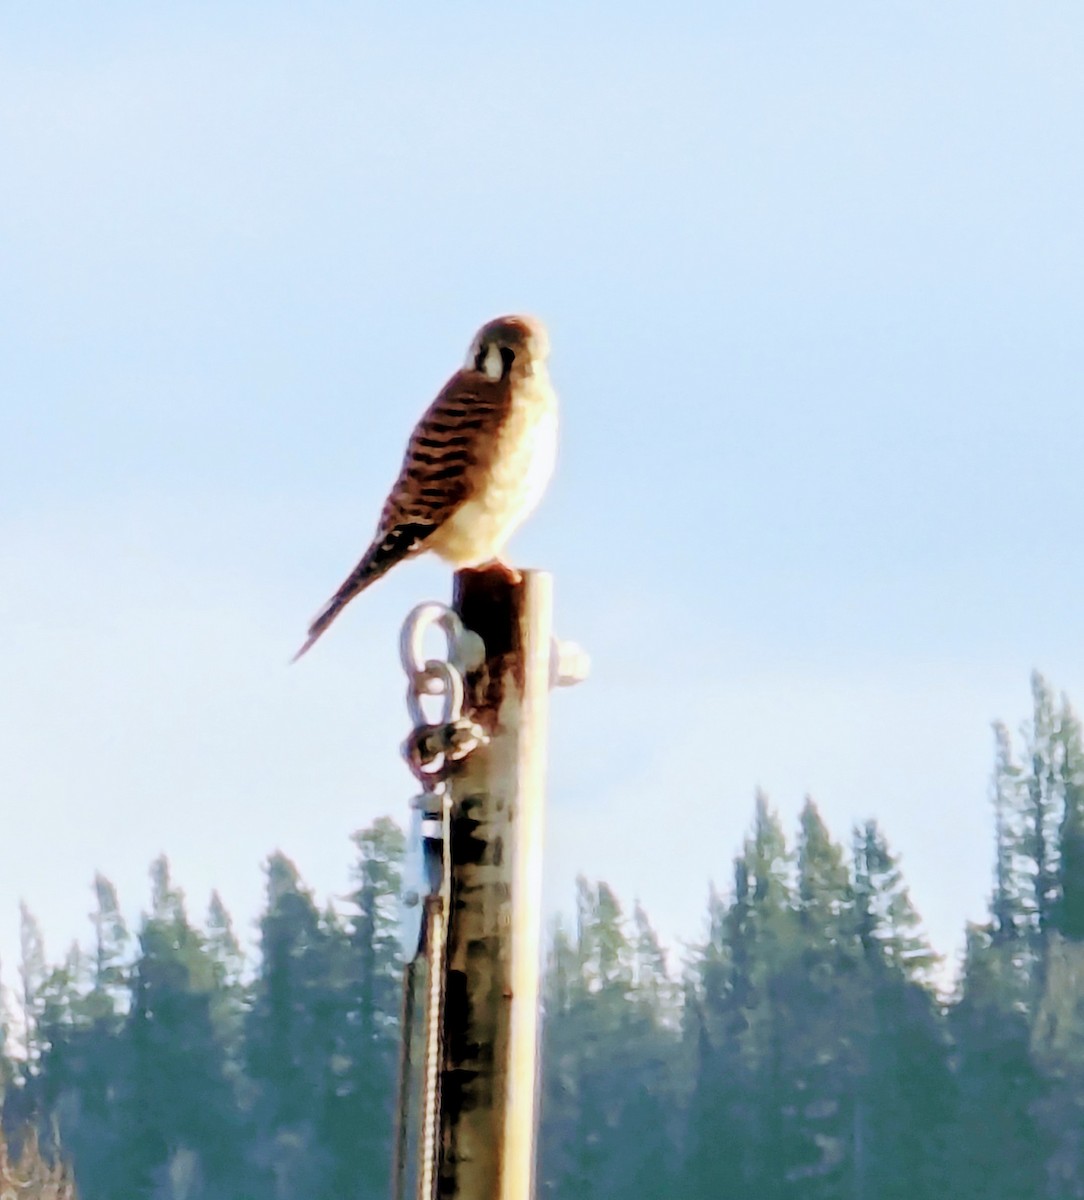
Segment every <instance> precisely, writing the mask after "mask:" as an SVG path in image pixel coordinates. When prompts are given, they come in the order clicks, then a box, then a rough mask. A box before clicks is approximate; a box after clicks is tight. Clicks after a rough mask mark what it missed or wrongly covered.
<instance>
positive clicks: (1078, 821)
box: [1057, 698, 1084, 941]
mask: <svg viewBox="0 0 1084 1200" xmlns="http://www.w3.org/2000/svg"><path fill="white" fill-rule="evenodd" d="M1058 726H1059V728H1058V740H1059V743H1060V750H1061V753H1060V756H1059V757H1060V767H1061V772H1060V774H1061V778H1060V780H1059V783H1060V791H1061V802H1062V818H1061V825H1060V828H1059V830H1058V891H1059V893H1060V895H1059V900H1060V909H1059V911H1058V921H1057V924H1058V929H1059V930H1060V931H1061V933H1062V934H1063V935H1064V936H1065V937H1066V938H1069V939H1070V940H1071V941H1084V748H1082V745H1081V728H1080V721H1079V720H1078V718H1077V716H1076V713H1074V712H1073V709H1072V707H1071V706H1070V704H1069V701H1068V699H1065V698H1063V699H1062V704H1061V711H1060V713H1059V720H1058Z"/></svg>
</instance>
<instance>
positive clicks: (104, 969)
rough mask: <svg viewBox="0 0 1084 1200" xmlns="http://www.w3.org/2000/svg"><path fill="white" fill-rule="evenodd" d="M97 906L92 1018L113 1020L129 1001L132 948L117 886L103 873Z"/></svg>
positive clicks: (99, 878) (99, 876)
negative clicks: (129, 971) (127, 1000)
mask: <svg viewBox="0 0 1084 1200" xmlns="http://www.w3.org/2000/svg"><path fill="white" fill-rule="evenodd" d="M94 899H95V909H94V912H93V913H92V914H91V917H90V919H91V922H92V924H93V925H94V950H93V962H92V970H93V984H92V987H91V991H90V995H89V997H88V1006H89V1009H88V1011H89V1015H90V1016H91V1018H92V1019H106V1020H108V1019H110V1018H112V1017H114V1016H115V1015H116V1014H117V1013H119V1012H120V1010H121V1008H122V1006H123V1004H124V1003H125V1001H126V995H125V992H126V988H127V983H128V977H127V971H128V949H129V945H130V942H131V935H130V934H129V932H128V926H127V924H126V923H125V920H124V917H123V916H122V915H121V911H120V903H119V901H118V900H117V889H116V888H115V887H114V886H113V884H112V883H111V882H110V881H109V880H108V879H106V877H105V876H104V875H102V874H97V875H95V876H94Z"/></svg>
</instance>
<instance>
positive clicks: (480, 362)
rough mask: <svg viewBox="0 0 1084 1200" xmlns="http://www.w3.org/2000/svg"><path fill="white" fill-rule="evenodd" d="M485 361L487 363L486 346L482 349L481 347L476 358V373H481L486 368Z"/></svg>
mask: <svg viewBox="0 0 1084 1200" xmlns="http://www.w3.org/2000/svg"><path fill="white" fill-rule="evenodd" d="M485 361H486V348H485V346H481V347H479V350H478V353H477V354H476V355H475V356H474V369H475V370H476V371H481V370H482V369H483V368H484V366H485Z"/></svg>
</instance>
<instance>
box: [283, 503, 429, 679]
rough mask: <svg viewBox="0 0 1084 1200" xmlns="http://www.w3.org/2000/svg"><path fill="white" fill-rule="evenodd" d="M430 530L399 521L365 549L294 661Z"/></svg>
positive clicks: (315, 619)
mask: <svg viewBox="0 0 1084 1200" xmlns="http://www.w3.org/2000/svg"><path fill="white" fill-rule="evenodd" d="M430 532H432V530H431V529H429V528H425V529H424V530H423V529H422V528H420V527H419V526H417V525H397V526H395V528H393V529H391V530H390V531H389V532H388V533H386V534H385V535H384V536H383V537H381V538H379V539H378V540H377V541H374V542H373V544H372V545H371V546H370V547H369V549H368V550H366V551H365V554H364V555H363V556H362V559H361V562H359V563H358V565H357V566H356V567H355V568H354V569H353V570H352V571H351V572H350V574H349V575H347V577H346V578H345V579H344V580H343V581H342V583H341V584H340V585H339V590H338V591H337V592H336V593H335V595H334V596H332V597H331V599H330V600H329V601H328V602H327V603H326V604H325V605H324V607H323V608H322V609H320V611H319V613H317V615H316V617H315V618H314V620H313V622H312V624H311V625H310V626H309V635H308V637H307V638H306V639H305V644H304V645H303V646H302V647H301V649H300V650H298V652H297V653H296V654H295V655H294V656H293V658H292V659H291V662H297V660H298V659H299V658H300V657H301V656H302V655H303V654H306V653H308V651H309V650H311V649H312V647H313V646H314V645H315V644H316V642H317V640H318V639H319V638H320V636H321V634H323V632H324V631H325V630H326V629H327V627H328V626H329V625H330V624H331V622H332V621H334V620H335V618H336V617H337V616H338V615H339V613H341V612H342V610H343V609H344V608H345V607H346V606H347V605H348V604H349V603H350V601H351V600H353V599H354V597H355V596H356V595H357V594H358V593H359V592H363V591H365V589H366V588H367V587H368V586H369V584H371V583H375V582H376V581H377V580H378V579H379V578H380V577H381V575H383V574H384V573H385V572H386V571H389V570H391V568H392V567H394V566H395V564H396V563H397V562H399V561H401V560H402V559H404V558H406V557H407V555H408V554H412V553H413V552H414V551H415V550H417V549H418V548H419V547H420V546H421V543H422V540H423V538H424V536H425V535H426V534H428V533H430Z"/></svg>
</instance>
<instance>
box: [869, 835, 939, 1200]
mask: <svg viewBox="0 0 1084 1200" xmlns="http://www.w3.org/2000/svg"><path fill="white" fill-rule="evenodd" d="M854 860H855V879H854V888H855V897H856V908H857V911H856V917H857V929H858V936H859V940H860V943H861V946H862V950H863V965H864V973H865V976H866V978H867V980H868V986H869V988H870V998H871V1005H872V1025H871V1029H872V1038H871V1041H870V1044H869V1049H868V1055H867V1064H866V1068H865V1074H864V1078H863V1079H862V1080H861V1081H860V1084H859V1089H858V1095H857V1097H856V1107H855V1159H856V1161H855V1170H854V1180H855V1182H854V1191H855V1193H856V1195H858V1196H861V1197H870V1198H872V1197H877V1200H882V1198H883V1200H896V1198H898V1200H923V1198H925V1197H929V1198H930V1200H933V1198H934V1197H939V1196H941V1195H943V1194H944V1192H945V1189H946V1187H947V1186H948V1180H949V1152H948V1146H947V1142H946V1133H947V1129H948V1126H949V1122H950V1121H951V1119H952V1115H953V1104H954V1100H953V1092H954V1084H953V1079H952V1075H951V1071H950V1066H949V1064H950V1056H949V1046H948V1043H947V1040H946V1038H945V1036H944V1031H943V1028H942V1024H941V1018H940V1012H939V1007H938V1002H937V998H936V996H935V995H934V993H933V992H932V990H930V988H929V987H928V986H927V984H928V980H929V976H930V971H931V969H932V967H933V965H934V964H935V963H936V961H937V959H936V956H935V955H934V954H933V952H932V951H931V950H930V947H929V945H928V943H927V942H926V940H925V938H924V937H923V936H922V935H921V933H920V932H919V926H920V920H919V916H918V914H917V912H916V911H915V909H914V906H913V905H912V903H911V899H910V895H909V893H908V889H907V887H906V885H905V884H904V882H903V877H902V873H901V871H900V869H899V864H898V862H897V860H896V858H895V856H894V855H893V854H892V852H891V851H890V850H889V848H888V844H887V842H886V840H885V838H884V835H883V834H882V833H881V831H880V829H879V827H878V825H877V823H876V822H875V821H869V822H867V823H866V824H865V825H863V826H861V827H860V828H859V829H857V830H856V831H855V845H854Z"/></svg>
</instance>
